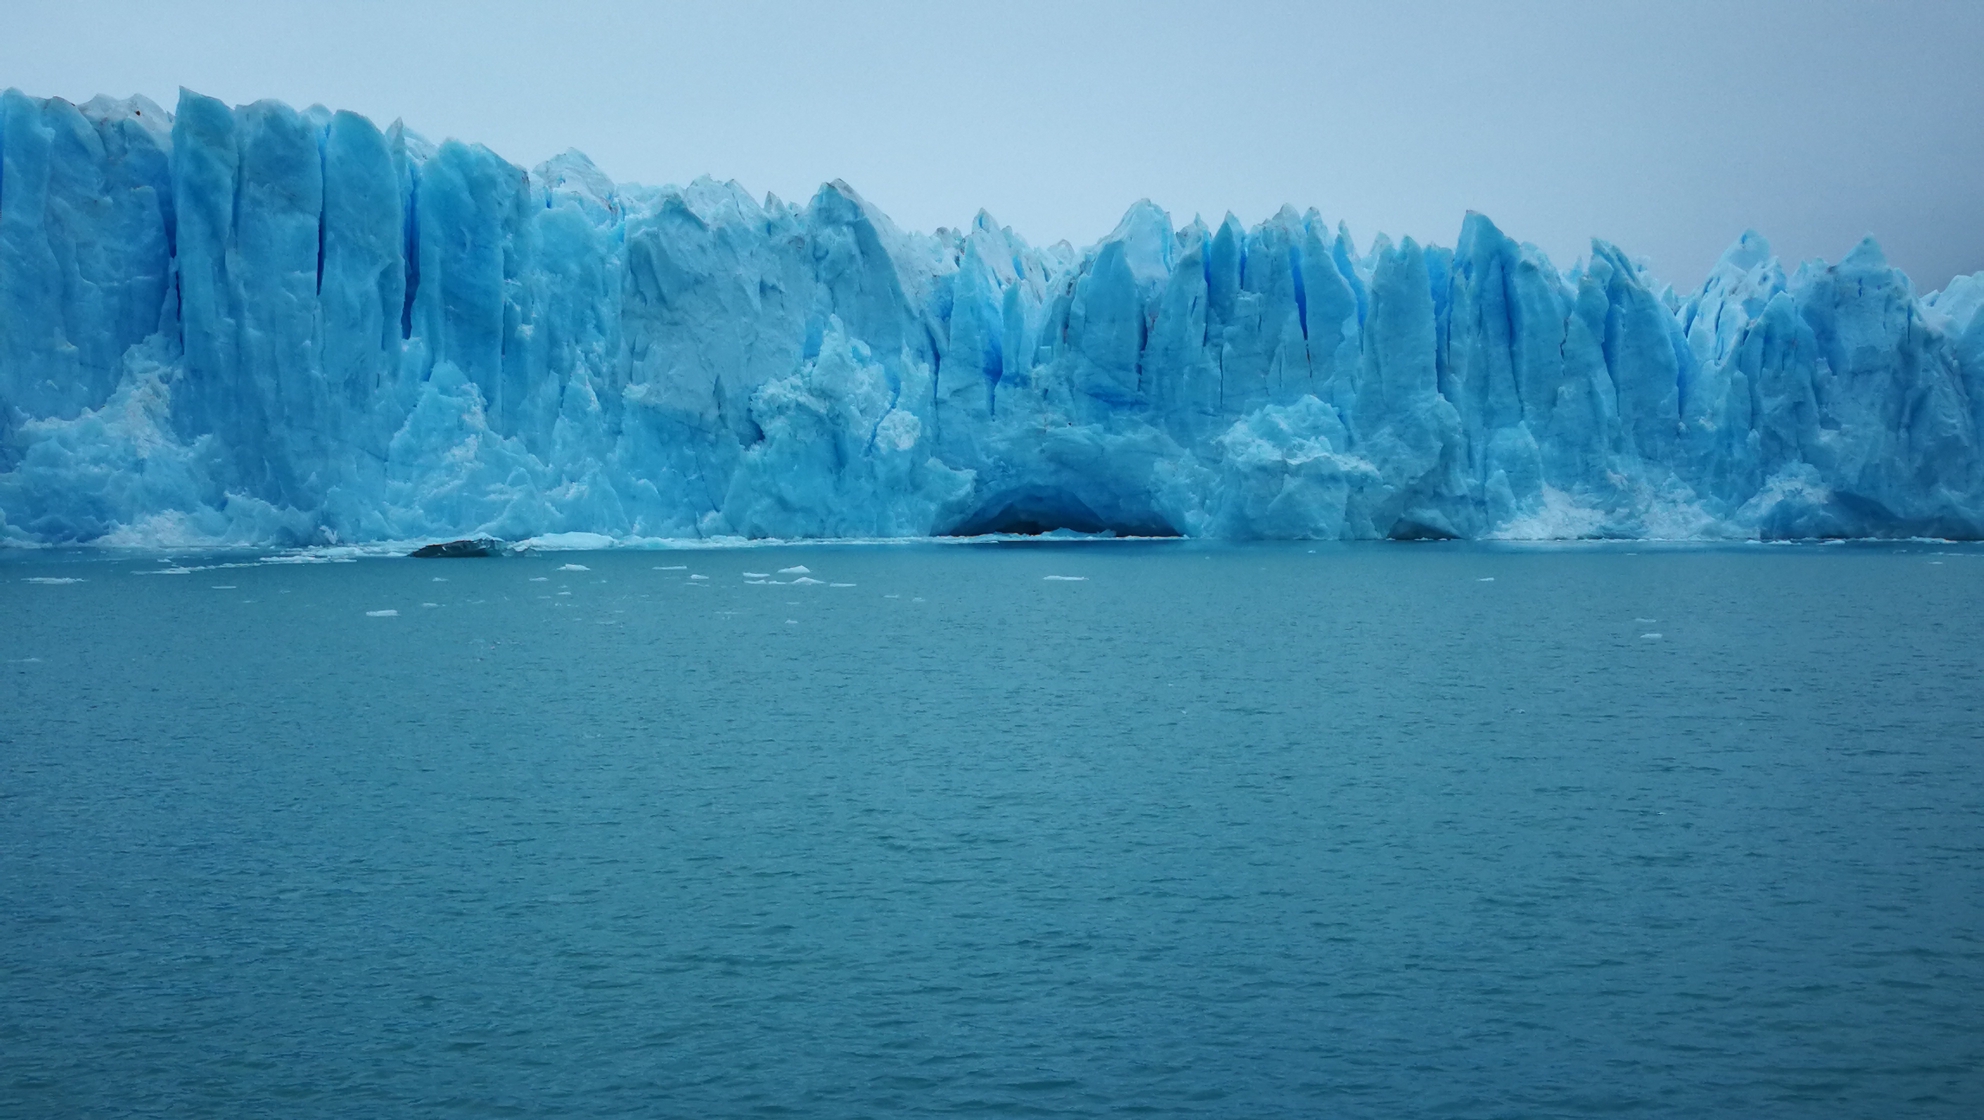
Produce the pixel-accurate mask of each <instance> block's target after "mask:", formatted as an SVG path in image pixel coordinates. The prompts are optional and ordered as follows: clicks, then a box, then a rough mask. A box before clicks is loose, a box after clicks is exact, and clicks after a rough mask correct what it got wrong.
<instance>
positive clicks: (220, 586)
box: [214, 583, 235, 591]
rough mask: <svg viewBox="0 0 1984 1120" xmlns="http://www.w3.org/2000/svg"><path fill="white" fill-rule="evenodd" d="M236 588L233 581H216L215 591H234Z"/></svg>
mask: <svg viewBox="0 0 1984 1120" xmlns="http://www.w3.org/2000/svg"><path fill="white" fill-rule="evenodd" d="M234 589H235V587H234V585H233V584H231V583H216V584H214V590H215V591H233V590H234Z"/></svg>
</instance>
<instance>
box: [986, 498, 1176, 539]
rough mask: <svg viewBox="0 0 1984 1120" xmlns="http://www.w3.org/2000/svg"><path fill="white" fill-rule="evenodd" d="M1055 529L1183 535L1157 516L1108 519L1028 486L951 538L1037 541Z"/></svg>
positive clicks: (991, 504)
mask: <svg viewBox="0 0 1984 1120" xmlns="http://www.w3.org/2000/svg"><path fill="white" fill-rule="evenodd" d="M1056 529H1067V530H1070V531H1072V532H1076V533H1114V534H1116V535H1117V536H1119V537H1175V536H1179V535H1180V534H1179V532H1178V530H1177V529H1175V528H1173V527H1172V526H1171V525H1170V524H1168V523H1166V522H1165V521H1163V520H1161V519H1159V518H1157V517H1155V516H1146V517H1137V516H1122V515H1120V514H1119V515H1116V516H1105V515H1104V514H1101V513H1098V512H1096V510H1095V509H1094V508H1093V507H1092V506H1090V505H1089V504H1088V503H1087V502H1084V501H1082V500H1081V499H1080V498H1078V497H1076V496H1075V495H1074V494H1072V493H1070V492H1068V491H1067V490H1064V489H1062V488H1060V487H1057V486H1029V487H1023V488H1019V489H1014V490H1003V491H1000V492H998V493H996V494H993V495H991V496H989V497H987V498H986V499H985V500H984V501H982V502H980V503H979V504H978V508H976V509H975V510H973V511H972V512H971V513H970V514H969V515H968V516H966V517H965V519H964V520H962V521H960V522H958V524H957V526H956V527H955V528H953V529H952V530H951V531H950V533H949V534H948V535H950V536H953V537H978V536H984V535H986V534H988V533H1009V534H1013V535H1016V536H1028V537H1037V536H1039V535H1040V534H1042V533H1051V532H1053V531H1054V530H1056Z"/></svg>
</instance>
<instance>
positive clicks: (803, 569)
mask: <svg viewBox="0 0 1984 1120" xmlns="http://www.w3.org/2000/svg"><path fill="white" fill-rule="evenodd" d="M778 574H779V575H782V576H809V575H812V574H813V569H811V568H809V567H807V566H806V565H804V564H794V565H793V566H792V567H790V568H780V569H779V570H778Z"/></svg>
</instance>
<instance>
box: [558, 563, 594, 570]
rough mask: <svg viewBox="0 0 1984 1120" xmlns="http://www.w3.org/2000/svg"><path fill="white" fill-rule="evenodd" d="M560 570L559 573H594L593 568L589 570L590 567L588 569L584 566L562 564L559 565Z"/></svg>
mask: <svg viewBox="0 0 1984 1120" xmlns="http://www.w3.org/2000/svg"><path fill="white" fill-rule="evenodd" d="M558 570H559V571H561V572H590V571H592V569H591V568H588V567H586V566H585V565H584V564H561V565H559V567H558Z"/></svg>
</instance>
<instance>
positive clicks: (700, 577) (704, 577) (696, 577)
mask: <svg viewBox="0 0 1984 1120" xmlns="http://www.w3.org/2000/svg"><path fill="white" fill-rule="evenodd" d="M689 578H690V579H708V578H710V577H708V576H701V575H697V576H690V577H689Z"/></svg>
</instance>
